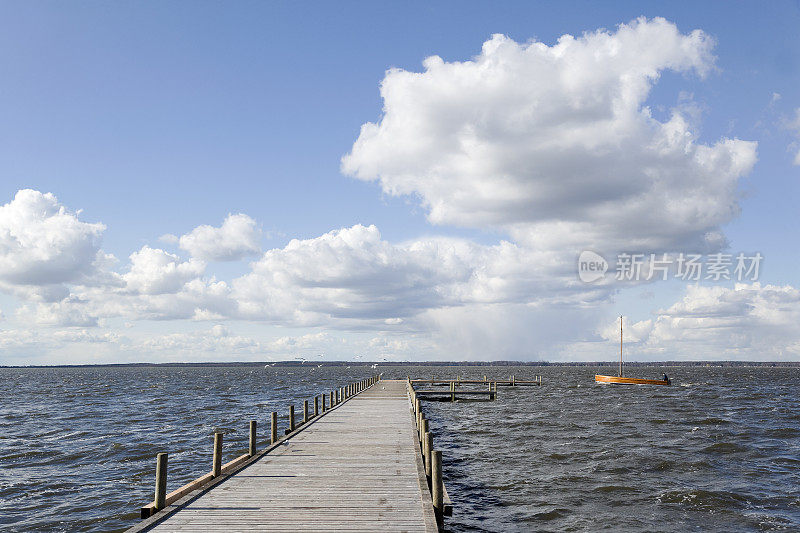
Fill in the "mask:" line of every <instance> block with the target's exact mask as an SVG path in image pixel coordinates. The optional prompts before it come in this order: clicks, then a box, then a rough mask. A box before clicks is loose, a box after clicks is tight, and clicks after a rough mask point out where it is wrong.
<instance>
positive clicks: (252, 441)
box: [248, 420, 256, 457]
mask: <svg viewBox="0 0 800 533" xmlns="http://www.w3.org/2000/svg"><path fill="white" fill-rule="evenodd" d="M248 453H249V454H250V457H252V456H254V455H255V454H256V421H255V420H251V421H250V449H249V450H248Z"/></svg>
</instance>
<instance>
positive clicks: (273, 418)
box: [269, 411, 278, 444]
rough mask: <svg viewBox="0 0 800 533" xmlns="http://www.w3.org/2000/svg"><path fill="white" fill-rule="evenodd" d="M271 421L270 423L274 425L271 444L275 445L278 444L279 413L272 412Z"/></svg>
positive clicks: (271, 432)
mask: <svg viewBox="0 0 800 533" xmlns="http://www.w3.org/2000/svg"><path fill="white" fill-rule="evenodd" d="M270 419H271V420H270V422H271V423H272V429H271V431H270V436H269V443H270V444H275V443H276V442H278V413H276V412H275V411H272V415H271V416H270Z"/></svg>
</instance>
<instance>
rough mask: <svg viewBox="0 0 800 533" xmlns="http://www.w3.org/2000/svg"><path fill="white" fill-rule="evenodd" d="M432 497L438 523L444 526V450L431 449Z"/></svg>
mask: <svg viewBox="0 0 800 533" xmlns="http://www.w3.org/2000/svg"><path fill="white" fill-rule="evenodd" d="M431 499H432V500H433V510H434V512H435V513H436V523H437V524H439V527H440V528H441V527H442V521H443V519H444V513H443V512H442V511H444V484H443V483H442V452H440V451H439V450H432V451H431Z"/></svg>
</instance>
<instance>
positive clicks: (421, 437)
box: [419, 418, 428, 447]
mask: <svg viewBox="0 0 800 533" xmlns="http://www.w3.org/2000/svg"><path fill="white" fill-rule="evenodd" d="M427 432H428V421H427V420H426V419H425V418H423V419H422V426H421V427H420V428H419V443H420V444H421V445H422V446H423V447H424V446H425V433H427Z"/></svg>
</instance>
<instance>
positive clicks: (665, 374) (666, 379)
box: [664, 372, 669, 383]
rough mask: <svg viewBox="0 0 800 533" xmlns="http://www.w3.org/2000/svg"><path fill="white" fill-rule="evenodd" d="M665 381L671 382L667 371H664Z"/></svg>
mask: <svg viewBox="0 0 800 533" xmlns="http://www.w3.org/2000/svg"><path fill="white" fill-rule="evenodd" d="M664 381H666V382H667V383H669V377H667V373H666V372H664Z"/></svg>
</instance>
